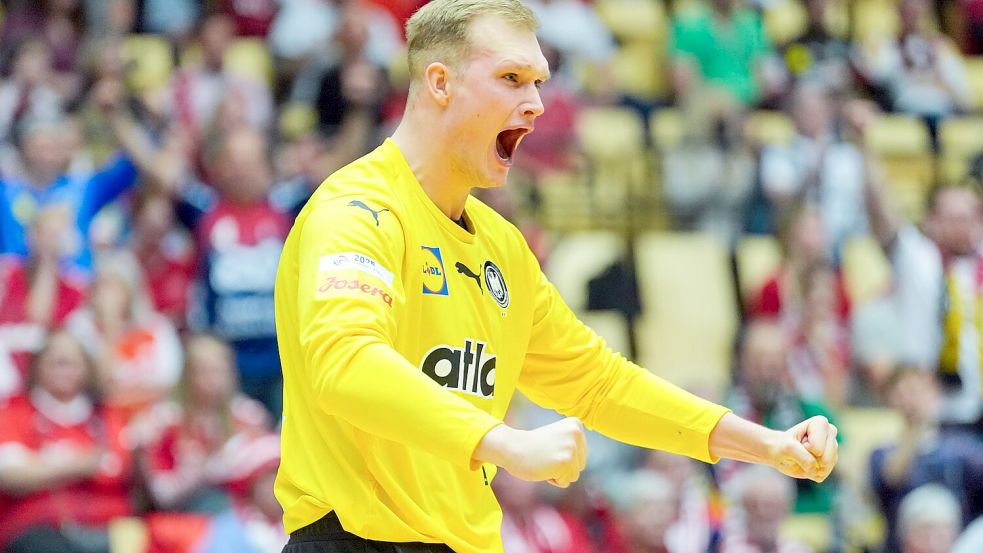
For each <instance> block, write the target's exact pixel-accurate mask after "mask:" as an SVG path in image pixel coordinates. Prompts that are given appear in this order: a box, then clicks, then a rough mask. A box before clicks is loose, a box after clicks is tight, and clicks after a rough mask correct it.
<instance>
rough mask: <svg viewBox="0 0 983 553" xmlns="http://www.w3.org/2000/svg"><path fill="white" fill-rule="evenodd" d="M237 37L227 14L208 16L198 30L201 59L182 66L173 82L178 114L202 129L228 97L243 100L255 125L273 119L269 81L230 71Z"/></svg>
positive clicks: (264, 125) (182, 120) (185, 122)
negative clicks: (227, 56)
mask: <svg viewBox="0 0 983 553" xmlns="http://www.w3.org/2000/svg"><path fill="white" fill-rule="evenodd" d="M234 39H235V26H234V23H233V21H232V19H231V18H229V17H228V16H227V15H224V14H220V13H216V14H213V15H210V16H208V17H206V18H205V20H204V21H203V22H202V24H201V28H200V31H199V33H198V40H199V43H200V46H201V61H200V62H198V63H193V62H189V63H186V64H185V65H183V66H182V67H181V68H179V69H178V70H177V71H176V72H175V74H174V76H173V78H172V82H171V104H172V109H173V115H174V118H175V119H176V120H177V121H178V122H180V123H181V124H182V125H183V126H185V127H186V128H188V129H192V130H193V131H196V132H197V133H199V136H200V135H201V133H202V132H203V131H204V129H205V128H206V127H207V126H208V125H209V124H211V122H212V121H213V120H214V119H215V116H216V114H217V113H218V107H219V106H220V105H221V104H222V102H223V99H224V98H228V97H233V98H235V99H236V100H237V101H238V102H240V103H241V105H242V108H243V113H244V114H245V116H246V117H247V118H248V121H249V123H250V124H251V125H253V126H256V127H259V128H263V129H267V128H269V127H270V125H271V123H272V122H273V98H272V95H271V92H270V89H269V87H268V86H266V84H265V83H260V82H256V81H253V80H250V79H247V78H246V77H243V76H241V75H238V74H234V73H232V72H230V71H229V70H228V69H226V67H225V54H226V53H227V52H228V50H229V47H230V46H232V42H233V40H234Z"/></svg>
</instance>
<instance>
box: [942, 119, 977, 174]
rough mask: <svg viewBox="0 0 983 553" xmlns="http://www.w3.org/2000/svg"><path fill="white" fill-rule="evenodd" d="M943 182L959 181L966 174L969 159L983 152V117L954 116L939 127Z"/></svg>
mask: <svg viewBox="0 0 983 553" xmlns="http://www.w3.org/2000/svg"><path fill="white" fill-rule="evenodd" d="M939 142H940V143H941V154H942V155H941V157H940V160H939V172H940V175H939V176H940V177H941V179H942V182H945V183H952V184H955V183H958V182H959V181H960V180H962V179H963V177H965V176H966V173H967V170H968V165H969V161H970V160H971V159H972V158H973V157H974V156H976V155H978V154H981V153H983V117H980V116H976V117H953V118H951V119H947V120H945V121H943V123H942V125H941V127H940V128H939Z"/></svg>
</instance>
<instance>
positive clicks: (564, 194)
mask: <svg viewBox="0 0 983 553" xmlns="http://www.w3.org/2000/svg"><path fill="white" fill-rule="evenodd" d="M536 190H537V191H538V193H539V198H540V202H541V203H540V208H539V220H540V221H541V222H542V224H543V226H544V227H546V228H547V229H550V230H584V229H589V228H592V226H593V225H592V223H593V222H592V220H591V212H592V209H593V206H592V205H591V190H590V187H589V186H588V184H587V178H586V177H585V176H584V175H582V174H581V173H580V172H573V171H552V172H548V173H545V174H543V175H540V176H539V177H538V178H537V179H536Z"/></svg>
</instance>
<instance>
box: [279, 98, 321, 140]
mask: <svg viewBox="0 0 983 553" xmlns="http://www.w3.org/2000/svg"><path fill="white" fill-rule="evenodd" d="M278 121H279V123H278V124H279V127H280V134H281V135H283V136H284V137H285V138H287V139H293V138H297V137H299V136H302V135H303V134H305V133H307V132H309V131H311V130H313V129H314V127H315V126H317V111H316V110H315V109H314V108H313V107H312V106H311V105H309V104H305V103H302V102H289V103H287V104H284V106H283V107H282V108H280V117H279V120H278Z"/></svg>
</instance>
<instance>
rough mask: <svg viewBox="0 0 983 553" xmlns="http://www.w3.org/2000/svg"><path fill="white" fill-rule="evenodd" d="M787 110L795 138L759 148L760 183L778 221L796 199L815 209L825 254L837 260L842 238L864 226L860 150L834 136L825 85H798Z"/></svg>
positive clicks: (832, 111)
mask: <svg viewBox="0 0 983 553" xmlns="http://www.w3.org/2000/svg"><path fill="white" fill-rule="evenodd" d="M791 109H792V118H793V120H794V121H795V131H796V133H795V137H794V138H793V139H792V142H791V143H790V144H789V145H787V146H780V145H772V146H768V147H766V148H765V149H764V151H763V152H762V155H761V184H762V187H763V189H764V192H765V195H766V196H767V198H768V200H769V202H770V204H771V208H772V211H773V214H774V215H777V217H774V218H775V219H777V220H781V219H782V218H783V217H785V216H787V214H788V213H789V212H790V211H791V210H793V209H794V207H795V206H797V205H798V204H799V203H805V204H806V205H807V206H810V207H814V208H815V209H816V210H818V212H819V214H820V216H821V217H822V223H823V226H824V227H825V228H826V245H827V250H826V255H827V257H828V258H829V259H830V260H832V261H834V262H837V261H838V260H839V253H840V250H841V249H842V247H843V244H844V242H845V241H846V240H847V239H848V238H849V237H850V236H853V235H856V234H858V233H860V232H863V231H865V230H866V220H865V218H864V210H863V205H864V204H863V189H864V178H865V173H864V167H865V165H864V164H865V161H864V154H863V152H861V150H859V149H858V148H857V147H856V146H854V145H853V144H851V143H849V142H846V141H844V140H843V139H842V138H841V137H840V136H838V135H837V132H836V127H835V122H836V119H835V117H836V107H835V105H834V104H833V102H832V99H831V98H830V96H829V93H828V92H827V91H826V90H825V89H824V88H822V87H820V86H817V85H815V84H807V83H803V84H800V85H799V86H798V87H797V88H796V90H795V91H794V92H793V95H792V106H791Z"/></svg>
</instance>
